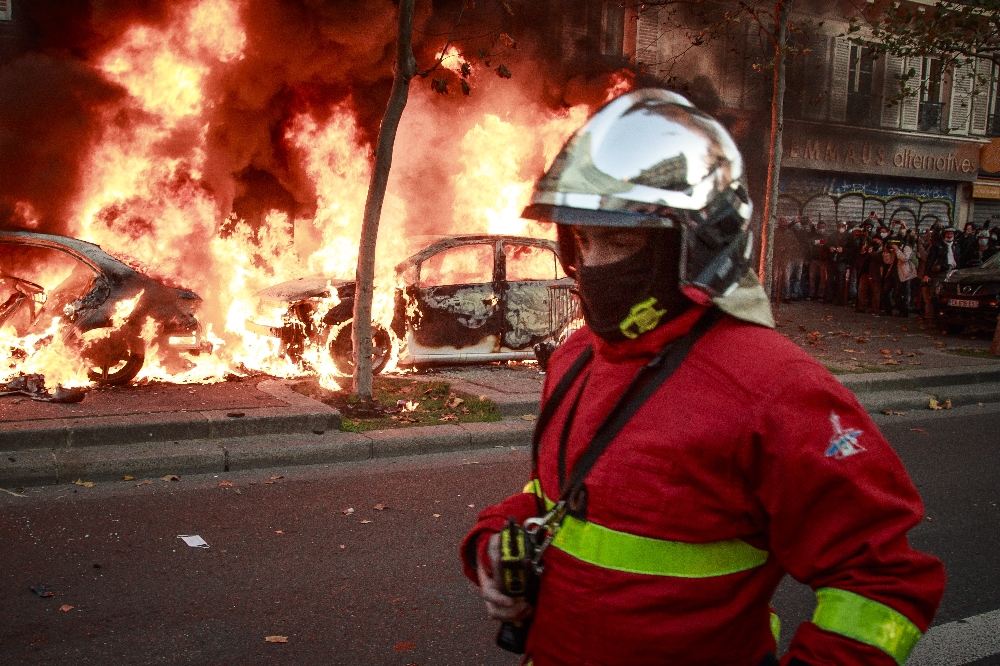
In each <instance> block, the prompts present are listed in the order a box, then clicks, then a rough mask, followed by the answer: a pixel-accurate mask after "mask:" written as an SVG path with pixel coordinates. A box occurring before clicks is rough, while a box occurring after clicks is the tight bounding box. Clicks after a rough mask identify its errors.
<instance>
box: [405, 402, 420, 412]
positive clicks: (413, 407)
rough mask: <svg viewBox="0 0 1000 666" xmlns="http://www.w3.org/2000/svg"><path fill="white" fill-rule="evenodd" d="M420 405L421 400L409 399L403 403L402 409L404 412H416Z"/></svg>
mask: <svg viewBox="0 0 1000 666" xmlns="http://www.w3.org/2000/svg"><path fill="white" fill-rule="evenodd" d="M419 406H420V403H419V402H413V401H412V400H407V401H406V402H404V403H403V404H402V409H403V411H404V412H415V411H417V407H419Z"/></svg>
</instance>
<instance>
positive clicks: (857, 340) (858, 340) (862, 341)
mask: <svg viewBox="0 0 1000 666" xmlns="http://www.w3.org/2000/svg"><path fill="white" fill-rule="evenodd" d="M854 340H855V342H858V343H860V344H864V343H866V342H868V338H854Z"/></svg>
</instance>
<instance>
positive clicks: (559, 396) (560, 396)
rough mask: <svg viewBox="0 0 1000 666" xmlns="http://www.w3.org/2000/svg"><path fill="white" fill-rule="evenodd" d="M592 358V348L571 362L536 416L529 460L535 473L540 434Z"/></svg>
mask: <svg viewBox="0 0 1000 666" xmlns="http://www.w3.org/2000/svg"><path fill="white" fill-rule="evenodd" d="M592 358H594V348H593V347H587V348H586V349H584V350H583V353H582V354H580V355H579V356H578V357H577V359H576V360H575V361H573V365H571V366H569V370H567V371H566V374H564V375H563V376H562V378H561V379H560V380H559V383H558V384H556V387H555V388H554V389H552V395H550V396H549V399H548V400H546V401H545V406H544V407H542V411H541V413H540V414H539V415H538V420H537V421H536V422H535V432H534V434H533V435H532V438H531V459H532V463H533V464H534V469H535V470H536V471H537V470H538V448H539V446H540V444H541V441H542V433H544V432H545V427H546V426H547V425H548V424H549V421H551V420H552V417H553V416H554V415H555V413H556V410H557V409H559V405H560V404H562V401H563V400H564V399H565V398H566V394H567V393H569V390H570V389H571V388H572V387H573V384H574V382H576V379H577V377H579V376H580V373H582V372H583V369H584V368H585V367H587V364H588V363H590V361H591V359H592Z"/></svg>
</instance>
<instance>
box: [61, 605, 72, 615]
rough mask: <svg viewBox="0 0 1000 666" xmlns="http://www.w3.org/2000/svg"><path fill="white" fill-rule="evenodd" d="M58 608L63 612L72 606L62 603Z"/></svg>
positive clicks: (69, 609) (66, 611)
mask: <svg viewBox="0 0 1000 666" xmlns="http://www.w3.org/2000/svg"><path fill="white" fill-rule="evenodd" d="M59 610H61V611H62V612H63V613H68V612H69V611H71V610H73V607H72V606H70V605H69V604H63V605H62V606H60V607H59Z"/></svg>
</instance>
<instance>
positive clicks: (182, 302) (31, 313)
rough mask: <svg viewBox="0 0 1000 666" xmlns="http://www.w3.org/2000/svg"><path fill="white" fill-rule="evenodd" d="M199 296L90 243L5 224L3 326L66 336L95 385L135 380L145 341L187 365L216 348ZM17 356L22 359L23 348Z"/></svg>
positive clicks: (0, 242)
mask: <svg viewBox="0 0 1000 666" xmlns="http://www.w3.org/2000/svg"><path fill="white" fill-rule="evenodd" d="M46 285H51V286H46ZM201 302H202V300H201V297H199V296H198V295H197V294H195V293H194V292H192V291H189V290H187V289H177V288H174V287H169V286H167V285H165V284H162V283H161V282H159V281H157V280H154V279H153V278H151V277H148V276H146V275H143V274H142V273H140V272H138V271H137V270H135V269H133V268H131V267H129V266H127V265H126V264H124V263H122V262H121V261H119V260H118V259H115V258H114V257H112V256H111V255H109V254H107V253H106V252H104V251H103V250H102V249H101V248H100V247H99V246H97V245H94V244H92V243H87V242H85V241H81V240H78V239H75V238H68V237H65V236H57V235H53V234H43V233H36V232H32V231H25V230H0V327H12V328H13V331H14V334H15V336H17V337H19V338H24V337H25V336H32V335H34V336H41V339H42V340H43V341H44V340H45V339H46V338H51V337H55V336H59V337H61V338H62V341H63V342H64V343H65V344H66V346H67V347H68V348H70V349H72V350H75V352H76V353H78V354H79V357H80V358H81V359H82V360H83V361H84V362H85V363H86V368H87V376H88V378H89V379H90V380H91V381H93V382H95V383H97V384H105V385H121V384H127V383H128V382H130V381H132V379H134V378H135V376H136V375H137V374H138V373H139V371H140V370H141V369H142V366H143V364H144V362H145V357H146V352H147V347H151V346H156V347H158V349H159V350H160V352H161V356H162V359H161V360H162V361H163V362H164V363H165V364H168V365H169V364H175V365H176V364H183V363H184V362H185V361H184V359H183V358H182V357H181V354H182V353H190V354H195V355H196V354H200V353H206V352H211V351H212V345H211V343H209V342H207V341H205V340H203V338H202V331H201V325H200V323H199V322H198V319H197V318H196V317H195V313H196V311H197V310H198V308H199V306H200V305H201ZM57 319H58V324H57V325H56V326H55V327H53V324H54V323H55V322H56V320H57ZM147 322H152V325H150V324H149V323H147ZM21 354H23V352H21ZM11 357H12V358H13V359H14V360H15V361H16V360H17V358H18V352H17V350H15V351H14V352H13V353H12V355H11Z"/></svg>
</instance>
